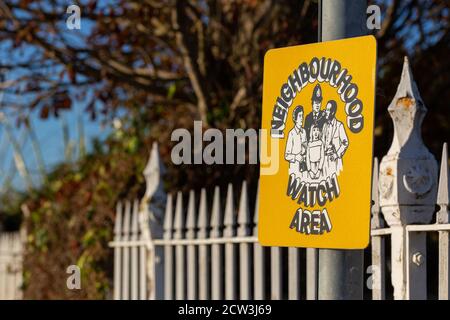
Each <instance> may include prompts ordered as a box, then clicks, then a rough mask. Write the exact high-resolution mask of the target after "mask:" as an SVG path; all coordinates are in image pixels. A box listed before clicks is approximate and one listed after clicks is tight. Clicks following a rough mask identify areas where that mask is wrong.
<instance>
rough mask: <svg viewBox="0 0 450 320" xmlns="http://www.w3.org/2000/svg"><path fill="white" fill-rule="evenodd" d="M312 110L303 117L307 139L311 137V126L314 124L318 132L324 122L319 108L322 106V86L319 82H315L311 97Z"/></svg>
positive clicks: (322, 113)
mask: <svg viewBox="0 0 450 320" xmlns="http://www.w3.org/2000/svg"><path fill="white" fill-rule="evenodd" d="M311 102H312V111H311V112H310V113H309V114H308V115H307V116H306V118H305V130H306V136H307V138H308V141H309V140H310V137H311V127H312V126H313V125H314V126H316V127H317V128H318V129H319V131H320V132H322V127H323V125H324V124H325V121H326V119H325V114H324V112H323V111H322V110H320V109H321V107H322V88H321V87H320V84H316V86H315V87H314V90H313V94H312V97H311Z"/></svg>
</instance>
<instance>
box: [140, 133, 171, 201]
mask: <svg viewBox="0 0 450 320" xmlns="http://www.w3.org/2000/svg"><path fill="white" fill-rule="evenodd" d="M165 172H166V168H165V167H164V164H163V163H162V161H161V157H160V156H159V151H158V144H157V143H156V142H153V145H152V150H151V151H150V158H149V159H148V162H147V165H146V166H145V169H144V172H143V173H144V177H145V182H146V184H147V188H146V190H145V195H144V198H146V199H150V197H151V196H152V195H153V194H154V193H155V191H156V189H157V188H158V185H159V184H160V180H161V177H162V176H163V175H164V173H165Z"/></svg>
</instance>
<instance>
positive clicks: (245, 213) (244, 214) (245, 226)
mask: <svg viewBox="0 0 450 320" xmlns="http://www.w3.org/2000/svg"><path fill="white" fill-rule="evenodd" d="M250 221H251V220H250V210H249V208H248V194H247V183H246V181H244V182H243V183H242V189H241V198H240V200H239V212H238V223H239V227H238V235H240V236H246V235H248V233H249V225H250Z"/></svg>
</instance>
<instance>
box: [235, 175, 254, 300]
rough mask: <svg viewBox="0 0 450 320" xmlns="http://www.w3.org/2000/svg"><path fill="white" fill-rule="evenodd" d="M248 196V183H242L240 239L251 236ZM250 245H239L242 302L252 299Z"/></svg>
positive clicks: (239, 216) (239, 218) (238, 233)
mask: <svg viewBox="0 0 450 320" xmlns="http://www.w3.org/2000/svg"><path fill="white" fill-rule="evenodd" d="M247 198H248V195H247V183H246V182H245V181H244V182H243V183H242V189H241V199H240V201H239V213H238V223H239V226H238V230H237V235H238V236H239V237H247V236H250V227H249V225H250V221H251V220H250V210H249V209H248V200H247ZM250 258H251V257H250V244H249V243H240V244H239V262H240V263H239V264H240V268H239V269H240V270H239V277H240V279H239V284H240V290H239V291H240V292H239V293H240V296H239V298H240V299H241V300H249V299H250V298H251V294H252V293H251V288H250V286H251V269H250Z"/></svg>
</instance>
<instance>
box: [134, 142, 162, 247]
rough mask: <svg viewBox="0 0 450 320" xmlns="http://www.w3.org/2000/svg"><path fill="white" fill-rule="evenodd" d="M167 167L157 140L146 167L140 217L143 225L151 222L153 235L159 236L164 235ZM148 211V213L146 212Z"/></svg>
mask: <svg viewBox="0 0 450 320" xmlns="http://www.w3.org/2000/svg"><path fill="white" fill-rule="evenodd" d="M165 171H166V169H165V167H164V164H163V163H162V161H161V158H160V156H159V151H158V144H157V143H156V142H154V143H153V145H152V150H151V151H150V158H149V160H148V162H147V165H146V166H145V169H144V172H143V174H144V177H145V182H146V189H145V194H144V197H143V198H142V200H141V210H140V212H141V213H142V214H143V215H141V218H140V224H141V226H147V225H148V224H150V228H151V233H152V234H151V235H150V236H151V237H153V238H155V237H156V238H157V237H160V236H161V235H162V224H163V219H164V206H165V203H166V194H165V192H164V188H163V181H162V176H163V175H164V173H165ZM146 212H148V215H147V214H144V213H146Z"/></svg>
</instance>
